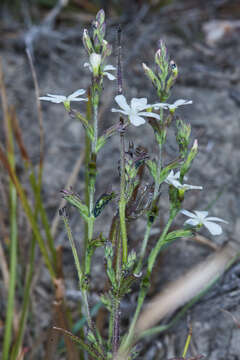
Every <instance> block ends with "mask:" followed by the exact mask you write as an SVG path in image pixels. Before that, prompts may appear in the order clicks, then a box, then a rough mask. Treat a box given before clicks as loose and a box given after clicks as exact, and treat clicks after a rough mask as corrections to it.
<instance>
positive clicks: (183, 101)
mask: <svg viewBox="0 0 240 360" xmlns="http://www.w3.org/2000/svg"><path fill="white" fill-rule="evenodd" d="M192 103H193V102H192V100H184V99H179V100H176V101H175V102H174V104H173V105H174V106H175V107H176V108H177V107H178V106H181V105H188V104H192Z"/></svg>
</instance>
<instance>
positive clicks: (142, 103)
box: [111, 95, 160, 126]
mask: <svg viewBox="0 0 240 360" xmlns="http://www.w3.org/2000/svg"><path fill="white" fill-rule="evenodd" d="M115 101H116V103H117V104H118V105H119V106H120V108H121V109H123V110H121V109H112V110H111V111H112V112H120V113H122V114H124V115H128V117H129V120H130V122H131V123H132V124H133V125H135V126H139V125H142V124H144V123H145V120H144V119H143V117H142V116H147V117H153V118H155V119H157V120H160V116H159V115H158V114H155V113H152V112H147V111H143V110H146V109H148V108H150V107H151V105H148V104H147V99H146V98H140V99H136V98H133V99H132V100H131V106H129V105H128V103H127V101H126V98H125V96H123V95H117V96H115Z"/></svg>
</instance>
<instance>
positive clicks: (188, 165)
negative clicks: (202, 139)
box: [180, 139, 198, 179]
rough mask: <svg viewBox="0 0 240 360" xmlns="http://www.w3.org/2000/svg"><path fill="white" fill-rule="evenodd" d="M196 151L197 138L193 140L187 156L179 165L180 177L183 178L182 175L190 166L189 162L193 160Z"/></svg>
mask: <svg viewBox="0 0 240 360" xmlns="http://www.w3.org/2000/svg"><path fill="white" fill-rule="evenodd" d="M197 151H198V141H197V139H195V140H194V143H193V146H192V148H191V150H190V152H189V154H188V156H187V159H186V161H185V162H184V164H183V165H182V167H181V170H180V179H183V177H184V175H185V174H186V173H187V172H188V170H189V169H190V167H191V164H192V162H193V160H194V159H195V157H196V155H197Z"/></svg>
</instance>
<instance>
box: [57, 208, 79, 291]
mask: <svg viewBox="0 0 240 360" xmlns="http://www.w3.org/2000/svg"><path fill="white" fill-rule="evenodd" d="M62 215H63V222H64V225H65V228H66V231H67V235H68V240H69V242H70V245H71V249H72V253H73V257H74V261H75V266H76V269H77V274H78V281H79V286H80V289H82V286H83V284H82V279H83V273H82V269H81V265H80V261H79V257H78V253H77V248H76V245H75V242H74V239H73V236H72V231H71V228H70V226H69V222H68V219H67V216H66V214H64V213H63V214H62Z"/></svg>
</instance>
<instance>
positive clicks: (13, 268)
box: [2, 181, 17, 360]
mask: <svg viewBox="0 0 240 360" xmlns="http://www.w3.org/2000/svg"><path fill="white" fill-rule="evenodd" d="M16 212H17V192H16V189H15V187H14V185H13V184H12V182H11V181H10V223H11V225H10V226H11V230H10V231H11V235H10V238H11V248H10V282H9V291H8V301H7V316H6V322H5V332H4V341H3V354H2V359H3V360H8V359H9V349H10V344H11V337H12V325H13V314H14V297H15V287H16V274H17V218H16V215H17V214H16Z"/></svg>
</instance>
